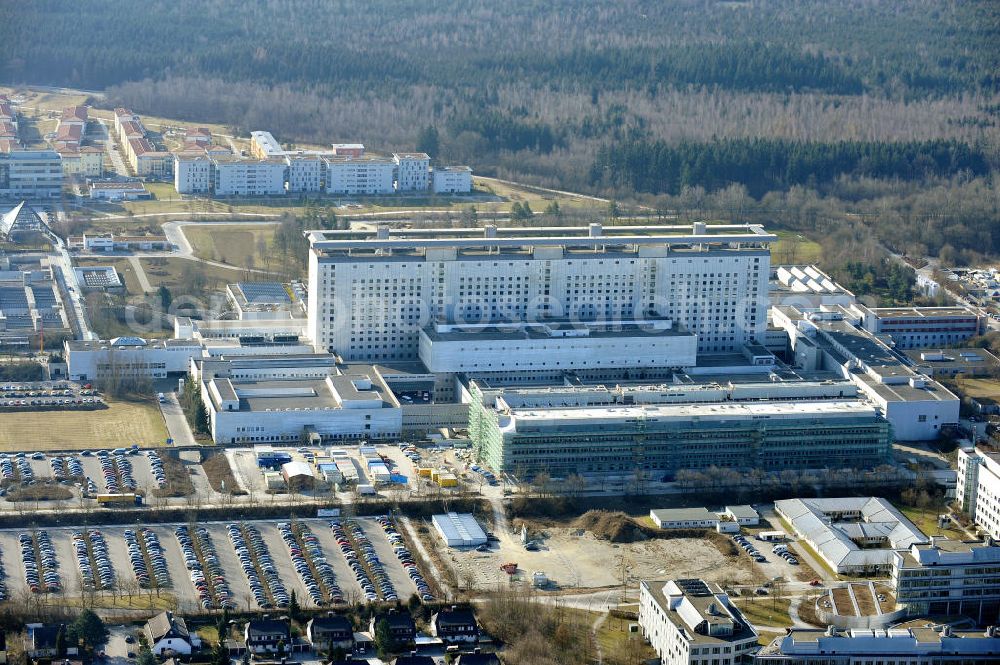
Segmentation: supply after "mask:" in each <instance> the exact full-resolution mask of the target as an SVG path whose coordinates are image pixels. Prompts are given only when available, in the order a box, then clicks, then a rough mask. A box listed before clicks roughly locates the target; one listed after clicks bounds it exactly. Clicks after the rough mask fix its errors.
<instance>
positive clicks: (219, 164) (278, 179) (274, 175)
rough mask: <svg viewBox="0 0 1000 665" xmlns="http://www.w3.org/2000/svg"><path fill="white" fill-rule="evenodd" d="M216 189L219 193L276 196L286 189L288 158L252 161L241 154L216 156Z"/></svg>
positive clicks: (217, 193) (220, 194) (222, 194)
mask: <svg viewBox="0 0 1000 665" xmlns="http://www.w3.org/2000/svg"><path fill="white" fill-rule="evenodd" d="M212 165H213V167H214V188H213V189H214V193H215V195H216V196H276V195H278V194H284V193H285V160H284V159H281V158H271V159H263V160H260V161H253V160H247V159H239V158H235V157H233V158H216V159H213V160H212Z"/></svg>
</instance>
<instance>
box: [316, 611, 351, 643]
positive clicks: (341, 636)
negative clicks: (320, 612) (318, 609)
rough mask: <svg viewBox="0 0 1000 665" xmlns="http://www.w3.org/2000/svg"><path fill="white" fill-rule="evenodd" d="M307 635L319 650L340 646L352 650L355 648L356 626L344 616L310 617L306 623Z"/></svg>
mask: <svg viewBox="0 0 1000 665" xmlns="http://www.w3.org/2000/svg"><path fill="white" fill-rule="evenodd" d="M306 637H307V638H309V643H310V644H312V646H313V649H315V650H317V651H322V650H325V649H330V648H333V649H336V648H338V647H339V648H341V649H344V650H346V651H350V650H351V649H353V648H354V626H353V625H351V620H350V619H348V618H347V617H344V616H325V617H315V618H313V619H310V620H309V623H308V624H306Z"/></svg>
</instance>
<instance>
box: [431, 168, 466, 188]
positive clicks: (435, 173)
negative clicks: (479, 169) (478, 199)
mask: <svg viewBox="0 0 1000 665" xmlns="http://www.w3.org/2000/svg"><path fill="white" fill-rule="evenodd" d="M431 183H432V185H431V187H432V189H433V190H434V193H435V194H468V193H469V192H471V191H472V169H471V168H469V167H468V166H438V167H435V168H434V169H433V170H432V171H431Z"/></svg>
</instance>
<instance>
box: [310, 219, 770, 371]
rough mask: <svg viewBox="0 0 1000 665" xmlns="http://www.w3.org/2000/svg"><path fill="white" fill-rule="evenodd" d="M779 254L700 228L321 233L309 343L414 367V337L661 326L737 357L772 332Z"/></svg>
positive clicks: (702, 347)
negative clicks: (539, 327)
mask: <svg viewBox="0 0 1000 665" xmlns="http://www.w3.org/2000/svg"><path fill="white" fill-rule="evenodd" d="M773 240H775V236H773V235H771V234H768V233H765V232H764V231H763V229H762V228H761V227H759V226H706V225H704V224H695V225H694V227H691V226H686V227H634V226H616V227H602V226H601V225H600V224H591V225H590V226H589V227H583V228H509V229H505V228H496V227H494V226H487V227H485V228H475V229H433V230H402V229H401V230H396V229H389V228H387V227H381V228H379V229H378V230H377V231H371V232H368V231H315V232H312V233H311V234H310V237H309V241H310V256H309V285H310V289H309V307H308V310H309V330H308V332H309V335H310V336H311V337H312V339H313V343H314V344H315V346H316V350H317V351H322V352H332V353H336V354H338V355H339V356H340V357H342V358H343V359H344V360H348V361H350V360H367V361H385V360H416V359H417V358H418V357H419V351H420V345H421V330H422V329H426V330H427V331H428V334H430V335H433V334H434V333H435V332H447V333H448V334H449V335H450V336H451V341H454V336H455V335H457V334H460V333H461V332H463V331H468V333H469V334H470V335H473V336H475V337H477V338H478V337H479V336H480V333H481V331H480V330H476V329H475V328H474V327H475V326H479V327H482V326H492V325H496V324H499V325H514V324H524V323H538V324H543V325H544V324H556V325H561V324H564V323H567V322H577V321H579V322H586V323H590V322H603V323H614V322H628V321H635V320H645V319H660V320H664V321H670V322H671V323H672V324H673V325H675V326H677V327H680V328H683V329H684V330H686V331H687V332H688V333H690V334H692V335H695V336H696V337H697V350H698V352H699V353H710V352H725V351H738V350H739V349H741V348H742V347H743V346H744V345H746V344H748V343H751V342H754V341H757V340H758V339H759V338H761V337H762V336H763V333H764V329H765V326H766V324H767V305H768V300H767V280H768V275H769V261H770V252H769V249H768V247H769V244H770V243H771V242H772V241H773ZM456 325H463V326H471V327H469V328H456V327H455V326H456ZM438 326H443V327H444V328H443V329H442V330H440V331H439V330H438ZM563 336H567V337H568V336H570V333H566V334H565V335H563ZM494 346H495V345H494ZM579 357H580V360H581V361H582V360H584V359H585V357H586V356H585V354H584V353H583V352H581V353H580V354H579ZM566 362H567V363H569V362H570V359H567V361H566ZM569 366H570V365H568V364H567V367H569Z"/></svg>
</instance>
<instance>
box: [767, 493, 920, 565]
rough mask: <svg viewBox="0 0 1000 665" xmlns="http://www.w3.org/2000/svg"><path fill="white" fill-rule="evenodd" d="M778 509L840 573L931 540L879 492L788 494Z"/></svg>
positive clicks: (882, 561)
mask: <svg viewBox="0 0 1000 665" xmlns="http://www.w3.org/2000/svg"><path fill="white" fill-rule="evenodd" d="M774 507H775V510H776V511H777V512H778V514H779V515H781V516H782V517H784V518H785V519H786V520H788V521H789V522H790V523H791V525H792V528H793V529H794V530H795V532H796V533H797V534H798V535H799V536H800V537H801V538H804V539H805V540H807V541H808V542H809V543H810V544H811V545H812V546H813V547H814V548H815V549H816V551H817V553H818V554H819V555H820V556H821V557H822V558H823V559H825V560H826V562H827V563H828V564H829V565H830V567H831V568H833V569H834V570H836V571H837V572H838V573H852V572H861V571H869V570H875V569H879V568H884V567H886V566H888V565H889V563H890V562H891V561H892V551H893V550H894V549H907V548H909V547H910V545H912V544H913V543H925V542H928V539H927V536H925V535H924V534H923V533H921V532H920V530H919V529H918V528H917V527H916V525H914V524H913V522H911V521H910V520H908V519H907V518H906V517H905V516H904V515H903V514H902V513H900V512H899V511H898V510H896V509H895V508H894V507H893V506H892V504H890V503H889V502H888V501H886V500H885V499H882V498H879V497H846V498H836V499H786V500H783V501H775V502H774Z"/></svg>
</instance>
